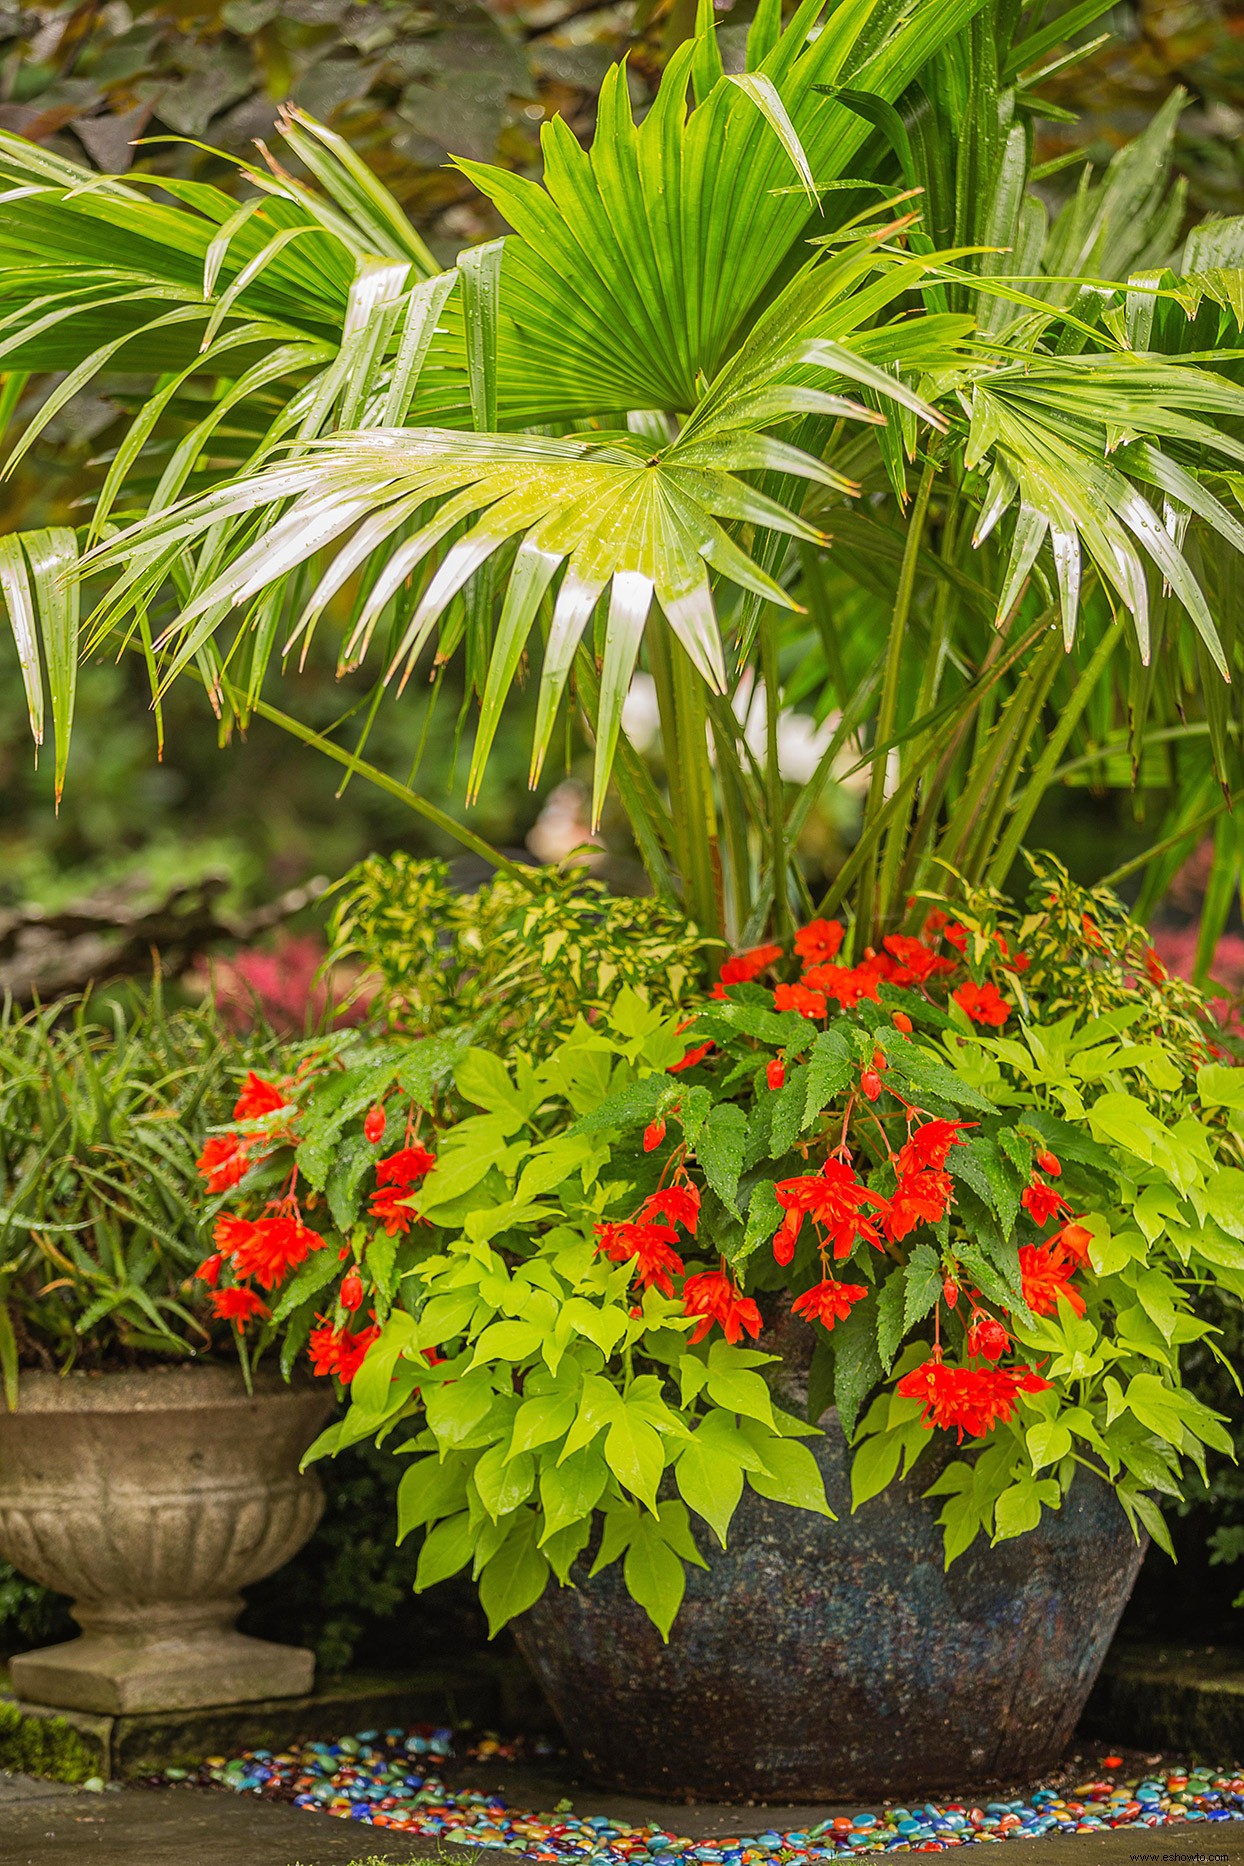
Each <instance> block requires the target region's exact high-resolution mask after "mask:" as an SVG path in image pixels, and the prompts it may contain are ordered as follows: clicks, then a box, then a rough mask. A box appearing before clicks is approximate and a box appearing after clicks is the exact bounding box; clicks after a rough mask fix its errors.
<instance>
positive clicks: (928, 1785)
mask: <svg viewBox="0 0 1244 1866" xmlns="http://www.w3.org/2000/svg"><path fill="white" fill-rule="evenodd" d="M822 1424H823V1426H825V1427H826V1428H827V1429H826V1435H825V1437H824V1438H822V1439H820V1440H811V1441H809V1445H810V1448H811V1449H812V1451H813V1452H814V1454H815V1456H816V1458H817V1461H818V1463H819V1464H820V1466H821V1469H822V1471H823V1473H824V1475H825V1479H826V1491H827V1494H828V1497H829V1502H830V1505H831V1507H832V1508H833V1509H834V1510H835V1511H836V1512H837V1514H838V1518H839V1520H838V1521H837V1522H829V1521H827V1520H826V1519H825V1518H824V1517H819V1516H813V1515H810V1514H808V1513H806V1512H804V1511H802V1510H793V1509H786V1508H783V1507H782V1506H781V1505H779V1504H774V1503H768V1502H766V1501H764V1500H763V1499H762V1498H760V1497H758V1496H756V1495H755V1494H754V1493H752V1492H750V1491H749V1492H748V1493H747V1495H746V1496H745V1498H744V1501H743V1503H742V1504H741V1506H740V1508H739V1511H738V1514H737V1515H736V1516H735V1518H734V1522H733V1524H732V1525H731V1529H730V1537H729V1547H728V1549H727V1550H726V1551H724V1552H723V1551H722V1550H720V1549H718V1548H717V1547H716V1545H715V1544H713V1546H712V1548H711V1550H710V1549H709V1547H708V1546H707V1537H702V1538H701V1545H702V1546H703V1547H704V1552H705V1554H706V1556H707V1557H708V1559H709V1562H710V1567H709V1568H708V1569H707V1570H704V1569H697V1568H691V1569H689V1570H688V1575H687V1594H686V1599H685V1600H684V1602H683V1606H682V1609H681V1611H680V1613H679V1615H678V1618H677V1619H676V1620H675V1622H674V1626H673V1630H672V1631H671V1633H670V1639H669V1644H668V1645H663V1644H662V1642H661V1638H660V1635H659V1634H658V1633H657V1631H656V1629H655V1628H654V1627H653V1625H652V1623H651V1621H650V1620H649V1619H648V1617H647V1615H646V1614H645V1613H644V1612H643V1611H642V1610H641V1609H640V1608H639V1607H637V1606H636V1604H635V1602H634V1601H633V1600H632V1599H631V1598H630V1596H629V1595H628V1594H627V1592H626V1590H625V1588H624V1586H623V1583H622V1574H621V1563H620V1562H619V1563H615V1564H613V1565H612V1566H611V1567H609V1568H606V1569H604V1570H603V1571H602V1573H601V1574H600V1575H598V1576H597V1577H596V1579H595V1580H593V1581H588V1580H587V1578H586V1572H585V1571H576V1572H575V1573H574V1576H573V1578H574V1579H575V1581H576V1582H577V1585H576V1586H575V1587H573V1588H570V1587H567V1588H558V1587H556V1586H551V1587H549V1588H548V1589H547V1590H546V1592H545V1593H544V1595H543V1597H542V1598H541V1599H540V1600H539V1601H538V1602H537V1604H536V1606H535V1607H533V1608H532V1609H531V1610H530V1612H528V1613H526V1614H524V1615H523V1616H522V1618H521V1619H519V1620H518V1621H516V1622H515V1629H514V1630H515V1634H516V1637H517V1640H518V1644H519V1647H520V1649H521V1650H522V1652H523V1654H524V1656H525V1657H526V1659H527V1661H528V1663H529V1664H530V1665H531V1667H532V1670H533V1671H534V1672H535V1675H536V1677H537V1679H538V1681H539V1682H540V1684H541V1686H542V1687H543V1689H544V1691H545V1693H546V1695H547V1697H548V1699H549V1702H550V1703H551V1705H552V1707H553V1710H554V1711H555V1713H556V1715H557V1717H558V1720H559V1722H560V1723H561V1726H562V1728H563V1730H564V1731H565V1734H566V1740H567V1742H568V1744H569V1746H570V1748H571V1750H572V1751H573V1752H574V1753H575V1754H576V1755H577V1756H578V1758H579V1760H580V1763H581V1765H582V1767H583V1768H584V1770H585V1772H586V1773H587V1774H588V1775H589V1776H590V1777H591V1778H592V1779H593V1780H595V1781H597V1782H600V1783H603V1784H605V1785H607V1786H609V1787H616V1788H625V1789H628V1790H630V1791H632V1792H640V1793H649V1794H655V1795H660V1796H662V1797H664V1798H665V1799H671V1798H682V1799H686V1800H689V1801H690V1800H706V1801H740V1802H742V1801H762V1802H763V1801H774V1802H815V1801H843V1800H855V1799H862V1798H865V1797H874V1796H892V1797H900V1798H903V1799H906V1798H907V1797H908V1796H910V1795H913V1794H918V1793H919V1792H920V1791H924V1792H925V1793H935V1792H937V1791H938V1790H945V1789H954V1790H957V1791H964V1790H966V1789H967V1788H969V1787H974V1786H976V1785H980V1786H982V1787H983V1786H984V1785H986V1784H988V1783H990V1782H1002V1781H1018V1780H1023V1779H1025V1778H1032V1777H1036V1776H1038V1775H1039V1774H1040V1773H1041V1772H1042V1771H1043V1770H1044V1769H1046V1768H1047V1767H1048V1766H1049V1765H1050V1764H1051V1763H1052V1762H1054V1761H1055V1760H1056V1759H1057V1758H1058V1757H1059V1755H1060V1754H1061V1752H1062V1749H1063V1746H1064V1745H1065V1743H1066V1742H1067V1739H1068V1738H1069V1737H1070V1735H1071V1732H1072V1731H1073V1729H1074V1728H1075V1725H1076V1721H1077V1719H1078V1717H1079V1715H1080V1712H1081V1710H1082V1709H1083V1706H1084V1702H1085V1699H1086V1698H1087V1697H1088V1694H1089V1691H1090V1689H1091V1688H1092V1685H1093V1683H1094V1680H1095V1679H1096V1677H1097V1674H1098V1671H1099V1670H1100V1668H1101V1664H1102V1661H1103V1659H1104V1657H1105V1654H1106V1648H1107V1646H1108V1645H1109V1643H1110V1638H1111V1635H1112V1634H1113V1632H1114V1629H1115V1626H1116V1625H1117V1623H1118V1619H1119V1616H1120V1614H1121V1613H1122V1611H1123V1607H1124V1605H1125V1604H1126V1601H1127V1597H1128V1595H1129V1594H1130V1592H1131V1590H1132V1586H1133V1583H1134V1581H1135V1579H1136V1574H1137V1571H1138V1569H1139V1567H1140V1563H1141V1559H1142V1557H1143V1554H1144V1548H1143V1546H1138V1545H1137V1543H1136V1541H1135V1540H1134V1538H1133V1536H1132V1532H1131V1530H1130V1528H1129V1527H1128V1524H1127V1521H1126V1518H1125V1517H1124V1515H1123V1512H1122V1510H1121V1509H1120V1507H1119V1505H1118V1502H1117V1501H1116V1499H1115V1497H1114V1495H1113V1494H1112V1493H1111V1491H1109V1490H1108V1489H1107V1488H1106V1486H1105V1485H1104V1484H1102V1483H1101V1482H1100V1481H1098V1480H1097V1479H1096V1478H1093V1477H1091V1476H1089V1475H1088V1474H1086V1473H1084V1472H1081V1473H1080V1475H1079V1477H1078V1478H1077V1480H1076V1482H1075V1484H1074V1485H1073V1486H1072V1489H1071V1493H1070V1495H1069V1497H1068V1499H1067V1502H1066V1503H1065V1504H1064V1506H1063V1508H1062V1510H1061V1511H1058V1512H1056V1513H1050V1512H1047V1513H1046V1514H1045V1515H1044V1516H1043V1518H1042V1521H1041V1524H1040V1527H1039V1528H1037V1529H1036V1530H1034V1531H1033V1532H1032V1533H1031V1534H1029V1535H1025V1536H1021V1537H1019V1538H1017V1539H1016V1540H1014V1541H1009V1542H1003V1543H1000V1544H999V1545H998V1546H997V1547H996V1548H989V1547H987V1546H981V1545H979V1544H978V1545H974V1546H973V1548H972V1549H971V1550H970V1551H969V1552H968V1554H966V1555H964V1556H961V1557H960V1558H959V1560H958V1561H956V1562H954V1563H953V1564H952V1565H951V1567H950V1569H949V1570H948V1571H947V1570H945V1569H944V1566H943V1552H942V1533H941V1530H940V1529H939V1528H938V1527H937V1522H936V1518H937V1515H938V1512H939V1510H940V1508H941V1500H940V1499H930V1500H929V1501H927V1502H926V1501H924V1500H923V1499H922V1498H921V1496H920V1490H921V1489H923V1488H925V1487H927V1485H928V1484H929V1483H931V1482H932V1479H933V1476H934V1475H935V1472H936V1468H937V1466H936V1464H934V1463H932V1462H929V1463H928V1464H927V1466H926V1465H923V1464H922V1465H921V1466H918V1467H917V1473H916V1476H917V1477H918V1478H920V1481H919V1482H918V1483H910V1484H907V1485H896V1486H891V1488H890V1489H888V1490H886V1491H884V1492H882V1494H881V1495H880V1496H879V1497H876V1498H874V1499H873V1501H872V1502H870V1503H867V1504H865V1505H864V1507H863V1508H862V1509H861V1510H860V1511H859V1513H858V1514H857V1515H855V1516H852V1515H851V1513H850V1508H851V1505H850V1487H849V1483H848V1454H847V1451H846V1447H845V1445H844V1443H843V1438H842V1434H841V1432H840V1431H839V1430H838V1426H837V1422H836V1420H835V1418H834V1416H833V1415H832V1414H830V1415H827V1417H826V1418H825V1419H824V1420H823V1421H822ZM952 1453H953V1447H952V1448H951V1452H950V1453H945V1452H944V1453H943V1454H942V1455H943V1461H944V1459H945V1457H946V1456H947V1455H952ZM926 1469H927V1475H926V1476H923V1477H921V1473H922V1472H923V1471H924V1470H926ZM698 1527H699V1525H697V1528H698Z"/></svg>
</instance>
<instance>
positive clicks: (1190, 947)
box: [1152, 921, 1244, 1029]
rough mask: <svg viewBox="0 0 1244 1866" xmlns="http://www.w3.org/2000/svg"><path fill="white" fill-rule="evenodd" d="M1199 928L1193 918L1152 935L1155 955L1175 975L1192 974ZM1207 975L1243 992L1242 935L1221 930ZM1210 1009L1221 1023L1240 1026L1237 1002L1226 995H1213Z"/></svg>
mask: <svg viewBox="0 0 1244 1866" xmlns="http://www.w3.org/2000/svg"><path fill="white" fill-rule="evenodd" d="M1200 931H1201V930H1200V927H1199V926H1198V925H1197V923H1196V922H1195V921H1193V923H1192V925H1191V926H1186V927H1158V928H1157V929H1156V931H1155V932H1154V933H1153V935H1152V939H1153V948H1154V951H1155V952H1156V953H1157V955H1158V958H1159V959H1160V960H1161V961H1162V963H1163V965H1164V966H1165V967H1166V969H1167V971H1168V972H1173V973H1174V974H1175V976H1176V977H1177V978H1191V977H1192V973H1193V970H1194V968H1195V966H1196V948H1197V940H1198V938H1199V937H1200ZM1209 975H1210V981H1211V983H1213V984H1215V985H1225V986H1226V988H1227V990H1228V991H1229V992H1231V993H1232V994H1233V995H1234V996H1235V997H1237V998H1238V996H1239V994H1240V993H1242V992H1244V935H1241V934H1239V933H1224V934H1223V936H1222V938H1221V939H1220V940H1219V942H1218V946H1217V949H1216V950H1215V953H1214V962H1213V964H1212V965H1211V966H1210V969H1209ZM1213 1011H1214V1015H1215V1017H1216V1018H1217V1019H1218V1020H1219V1022H1220V1023H1222V1024H1224V1025H1229V1026H1231V1027H1233V1028H1236V1029H1238V1028H1239V1025H1240V1013H1239V1006H1238V1004H1237V1005H1233V1004H1232V1003H1231V1001H1230V1000H1229V999H1227V998H1215V999H1214V1001H1213Z"/></svg>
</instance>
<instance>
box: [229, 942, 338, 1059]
mask: <svg viewBox="0 0 1244 1866" xmlns="http://www.w3.org/2000/svg"><path fill="white" fill-rule="evenodd" d="M323 959H324V945H323V942H322V941H321V940H319V939H318V938H317V937H316V935H315V934H314V933H278V934H277V936H276V938H275V939H274V941H273V942H272V944H271V946H267V947H260V946H249V947H244V948H243V949H242V951H240V952H237V953H235V954H234V955H233V957H232V958H231V959H212V960H204V959H200V960H199V961H198V963H197V965H196V968H195V970H196V973H197V975H198V977H199V978H200V979H201V980H202V983H203V985H204V988H205V989H211V990H213V991H214V992H215V995H216V1006H217V1009H218V1010H219V1011H220V1014H221V1016H222V1017H223V1018H224V1020H225V1022H226V1023H227V1024H228V1025H229V1026H230V1027H231V1028H232V1029H234V1030H246V1029H249V1027H250V1026H251V1025H252V1024H253V1023H254V1022H255V1021H256V1017H257V1016H258V1017H260V1018H262V1019H263V1020H264V1021H265V1022H266V1023H269V1024H271V1026H272V1028H273V1029H274V1030H275V1031H277V1032H278V1034H279V1035H281V1036H285V1037H297V1036H302V1035H303V1033H304V1032H305V1031H306V1030H307V1029H308V1028H309V1027H314V1026H316V1025H318V1024H320V1023H321V1022H322V1021H323V1020H324V1018H325V1015H326V1013H328V1012H329V1010H330V1008H331V1006H332V1005H333V1004H334V1003H335V1002H336V999H337V995H338V992H339V990H340V986H338V987H337V988H336V989H334V988H333V985H332V981H331V980H327V979H323V978H318V977H317V973H318V972H319V968H320V966H321V964H322V963H323ZM367 1005H368V1000H367V999H366V998H361V999H358V1000H356V1001H355V1002H354V1003H353V1004H351V1005H350V1006H349V1007H348V1008H347V1009H345V1010H343V1011H338V1012H336V1013H335V1014H334V1015H333V1016H332V1017H331V1020H330V1021H331V1022H332V1023H333V1024H335V1025H338V1026H340V1025H342V1024H358V1023H361V1022H362V1021H363V1018H364V1017H365V1016H366V1014H367Z"/></svg>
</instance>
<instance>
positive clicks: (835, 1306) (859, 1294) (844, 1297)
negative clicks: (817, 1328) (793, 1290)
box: [790, 1276, 868, 1328]
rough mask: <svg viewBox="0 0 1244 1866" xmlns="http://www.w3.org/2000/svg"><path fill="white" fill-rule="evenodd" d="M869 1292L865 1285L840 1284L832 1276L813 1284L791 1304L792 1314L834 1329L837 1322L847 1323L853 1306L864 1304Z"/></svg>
mask: <svg viewBox="0 0 1244 1866" xmlns="http://www.w3.org/2000/svg"><path fill="white" fill-rule="evenodd" d="M867 1294H868V1290H867V1289H866V1287H865V1286H864V1284H863V1283H838V1282H835V1280H834V1278H833V1277H832V1276H827V1277H824V1278H823V1279H822V1281H821V1282H819V1283H815V1284H813V1286H812V1288H811V1289H807V1290H805V1291H804V1293H803V1295H802V1296H797V1297H796V1298H795V1300H794V1302H792V1303H791V1305H790V1306H791V1312H792V1314H794V1315H798V1316H801V1317H802V1318H803V1320H804V1321H806V1322H820V1323H821V1324H822V1326H823V1327H825V1328H832V1327H833V1325H834V1323H835V1322H845V1321H846V1319H847V1317H848V1315H850V1313H851V1305H852V1303H856V1302H863V1300H864V1298H865V1296H867Z"/></svg>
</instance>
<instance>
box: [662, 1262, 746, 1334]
mask: <svg viewBox="0 0 1244 1866" xmlns="http://www.w3.org/2000/svg"><path fill="white" fill-rule="evenodd" d="M682 1294H683V1314H684V1315H695V1316H698V1317H699V1318H700V1319H699V1321H698V1323H697V1324H696V1326H695V1328H694V1329H693V1330H692V1332H691V1334H690V1336H689V1337H688V1339H689V1341H690V1344H691V1346H692V1347H694V1346H695V1344H696V1342H698V1341H703V1339H704V1337H705V1336H706V1335H707V1334H708V1332H709V1330H710V1329H711V1328H712V1327H713V1325H714V1324H716V1325H717V1326H718V1327H719V1328H720V1329H721V1331H722V1333H723V1334H724V1335H725V1337H726V1340H727V1341H728V1342H729V1343H730V1345H731V1346H732V1347H733V1346H734V1344H735V1343H736V1342H738V1341H740V1340H741V1339H742V1337H743V1334H744V1332H746V1333H747V1334H749V1335H750V1336H751V1337H752V1339H753V1340H755V1338H756V1336H757V1335H758V1334H759V1333H760V1329H761V1320H760V1310H759V1309H758V1308H757V1307H756V1305H755V1303H754V1302H753V1301H752V1300H751V1298H750V1297H749V1296H744V1295H743V1294H742V1293H741V1292H740V1291H739V1290H738V1289H736V1288H735V1286H734V1284H733V1283H732V1282H731V1280H730V1278H729V1277H728V1276H727V1275H726V1274H725V1272H724V1270H706V1271H704V1272H703V1273H702V1274H701V1275H699V1276H689V1277H688V1278H687V1280H686V1282H685V1283H684V1284H683V1290H682Z"/></svg>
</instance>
